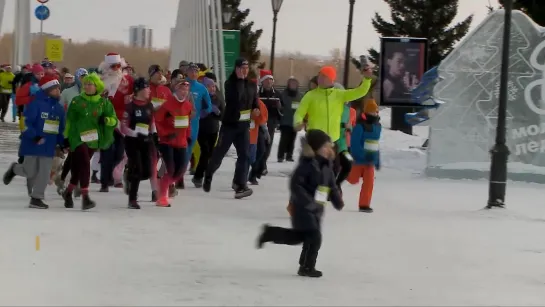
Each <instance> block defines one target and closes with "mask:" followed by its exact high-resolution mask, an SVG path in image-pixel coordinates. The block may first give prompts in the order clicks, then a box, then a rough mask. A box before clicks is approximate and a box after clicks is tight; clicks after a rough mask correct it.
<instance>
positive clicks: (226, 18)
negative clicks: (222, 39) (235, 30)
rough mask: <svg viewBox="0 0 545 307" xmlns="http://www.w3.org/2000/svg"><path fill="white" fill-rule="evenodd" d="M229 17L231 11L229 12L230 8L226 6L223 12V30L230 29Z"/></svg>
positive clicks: (231, 13) (231, 14)
mask: <svg viewBox="0 0 545 307" xmlns="http://www.w3.org/2000/svg"><path fill="white" fill-rule="evenodd" d="M231 17H233V11H232V10H231V6H229V5H227V6H226V7H225V10H223V28H224V29H225V30H229V29H230V25H231Z"/></svg>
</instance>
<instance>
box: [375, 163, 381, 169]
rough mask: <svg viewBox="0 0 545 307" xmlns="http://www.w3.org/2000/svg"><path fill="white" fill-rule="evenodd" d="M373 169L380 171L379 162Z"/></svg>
mask: <svg viewBox="0 0 545 307" xmlns="http://www.w3.org/2000/svg"><path fill="white" fill-rule="evenodd" d="M375 169H376V170H377V171H380V162H379V163H377V164H375Z"/></svg>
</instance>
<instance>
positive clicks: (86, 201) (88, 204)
mask: <svg viewBox="0 0 545 307" xmlns="http://www.w3.org/2000/svg"><path fill="white" fill-rule="evenodd" d="M96 206H97V204H96V203H95V202H94V201H93V200H91V198H90V197H89V195H83V197H82V198H81V210H83V211H86V210H89V209H93V208H94V207H96Z"/></svg>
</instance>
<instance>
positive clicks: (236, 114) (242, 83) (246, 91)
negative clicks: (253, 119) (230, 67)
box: [222, 71, 259, 127]
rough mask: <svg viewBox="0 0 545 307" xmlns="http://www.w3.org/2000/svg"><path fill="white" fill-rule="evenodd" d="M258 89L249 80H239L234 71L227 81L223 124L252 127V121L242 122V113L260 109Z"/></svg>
mask: <svg viewBox="0 0 545 307" xmlns="http://www.w3.org/2000/svg"><path fill="white" fill-rule="evenodd" d="M257 100H258V98H257V87H256V85H255V83H253V82H251V81H249V80H248V79H239V78H238V77H237V75H236V73H235V72H234V71H233V72H232V73H231V75H230V76H229V78H228V79H227V81H225V112H224V114H223V120H222V124H223V125H224V126H238V125H246V126H248V127H250V119H249V118H248V120H244V121H241V120H240V115H241V112H247V111H250V112H251V111H252V110H253V109H258V108H259V104H258V103H257Z"/></svg>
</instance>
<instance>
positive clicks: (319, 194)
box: [314, 185, 330, 205]
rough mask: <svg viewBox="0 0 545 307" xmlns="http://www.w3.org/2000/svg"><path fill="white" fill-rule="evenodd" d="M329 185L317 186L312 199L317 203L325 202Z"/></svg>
mask: <svg viewBox="0 0 545 307" xmlns="http://www.w3.org/2000/svg"><path fill="white" fill-rule="evenodd" d="M329 191H330V189H329V187H326V186H323V185H321V186H319V187H318V189H317V190H316V194H315V195H314V200H315V201H316V202H317V203H319V204H322V205H323V204H325V203H326V202H327V197H328V196H329Z"/></svg>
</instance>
